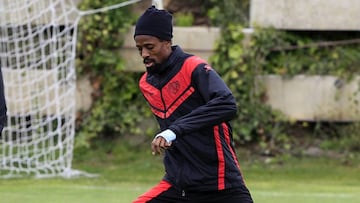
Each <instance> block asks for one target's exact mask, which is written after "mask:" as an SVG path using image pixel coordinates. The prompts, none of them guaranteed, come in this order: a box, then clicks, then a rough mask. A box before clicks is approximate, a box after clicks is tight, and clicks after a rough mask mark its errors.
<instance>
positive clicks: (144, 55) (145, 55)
mask: <svg viewBox="0 0 360 203" xmlns="http://www.w3.org/2000/svg"><path fill="white" fill-rule="evenodd" d="M141 57H143V58H146V57H149V52H148V51H147V50H146V49H143V50H141Z"/></svg>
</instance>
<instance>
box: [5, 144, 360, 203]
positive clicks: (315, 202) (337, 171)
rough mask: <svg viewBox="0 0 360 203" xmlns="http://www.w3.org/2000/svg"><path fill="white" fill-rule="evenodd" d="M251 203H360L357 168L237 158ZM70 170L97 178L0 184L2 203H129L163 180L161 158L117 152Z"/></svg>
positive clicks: (91, 157) (320, 161)
mask: <svg viewBox="0 0 360 203" xmlns="http://www.w3.org/2000/svg"><path fill="white" fill-rule="evenodd" d="M239 159H240V163H242V171H243V173H244V174H245V178H246V183H247V185H248V187H249V189H250V191H251V193H252V195H253V198H254V200H255V202H256V203H320V202H321V203H337V202H347V203H359V202H360V173H359V171H360V163H359V162H358V161H357V160H356V159H353V160H350V161H344V160H339V159H327V158H301V159H299V158H286V159H281V158H277V159H272V160H271V161H266V162H264V161H262V160H260V159H261V158H260V157H243V156H241V155H240V158H239ZM74 168H76V169H81V170H85V171H87V172H90V173H94V174H98V175H99V177H97V178H84V177H82V178H74V179H61V178H54V179H34V178H25V179H0V197H1V202H4V203H24V202H26V203H50V202H51V203H100V202H101V203H113V202H114V203H115V202H116V203H128V202H131V200H133V199H134V198H136V197H137V196H138V195H139V194H141V193H143V192H145V191H146V190H147V189H148V188H150V187H151V186H153V185H155V184H156V183H157V182H158V181H159V180H160V178H161V176H162V164H161V158H159V157H153V156H151V155H150V153H149V152H148V151H147V150H145V151H144V150H138V149H136V150H134V149H131V148H128V147H119V148H117V149H116V150H115V151H112V152H111V153H103V154H102V153H101V152H97V151H95V150H94V151H92V152H90V153H87V155H86V156H82V157H80V158H76V161H75V162H74Z"/></svg>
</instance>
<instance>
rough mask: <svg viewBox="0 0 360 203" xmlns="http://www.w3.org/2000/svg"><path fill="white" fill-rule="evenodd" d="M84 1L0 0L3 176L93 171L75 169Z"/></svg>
mask: <svg viewBox="0 0 360 203" xmlns="http://www.w3.org/2000/svg"><path fill="white" fill-rule="evenodd" d="M139 1H141V0H129V1H123V2H122V3H119V4H116V5H112V6H109V7H104V8H100V9H94V10H88V11H79V10H78V9H77V7H76V5H77V4H78V3H79V2H81V0H0V67H1V70H2V74H3V79H4V88H5V98H6V103H7V107H8V113H7V114H8V115H7V118H8V119H7V124H6V125H5V127H4V130H3V132H2V134H1V135H0V177H2V178H11V177H21V176H29V175H33V176H35V177H54V176H62V177H72V176H78V175H85V176H93V175H92V174H88V173H86V172H81V171H77V170H74V169H72V167H71V164H72V158H73V143H74V137H75V135H74V134H75V114H76V96H77V95H76V74H75V56H76V54H75V46H76V33H77V25H78V22H79V20H80V18H81V17H82V16H85V15H91V14H94V13H99V12H106V11H109V10H112V9H117V8H120V7H123V6H127V5H129V4H133V3H136V2H139Z"/></svg>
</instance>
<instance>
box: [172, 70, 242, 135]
mask: <svg viewBox="0 0 360 203" xmlns="http://www.w3.org/2000/svg"><path fill="white" fill-rule="evenodd" d="M192 82H193V84H194V87H195V89H196V91H198V92H199V94H200V95H201V96H202V97H203V99H204V101H205V104H204V105H201V106H199V107H197V108H195V109H194V110H193V111H192V112H191V113H189V114H187V115H185V116H183V117H180V118H179V119H177V120H176V121H175V122H173V123H172V124H171V125H170V126H169V129H171V130H172V131H174V132H175V134H176V135H177V136H182V135H184V134H187V133H191V132H193V131H197V130H199V129H202V128H206V127H211V126H214V125H218V124H220V123H222V122H225V121H229V120H231V119H233V118H234V117H235V116H236V113H237V106H236V101H235V98H234V96H233V94H232V92H231V91H230V89H229V88H228V86H227V85H226V84H225V82H224V81H223V80H222V78H221V77H220V76H219V75H218V74H217V73H216V71H215V70H213V69H212V68H211V67H210V66H209V65H206V64H200V65H198V67H197V68H196V69H195V70H194V72H193V74H192Z"/></svg>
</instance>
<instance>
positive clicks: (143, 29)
mask: <svg viewBox="0 0 360 203" xmlns="http://www.w3.org/2000/svg"><path fill="white" fill-rule="evenodd" d="M172 32H173V26H172V15H171V14H170V13H169V12H167V11H165V10H159V9H157V8H155V6H151V7H150V8H148V9H147V10H146V11H145V12H144V13H143V14H142V15H141V16H140V18H139V19H138V21H137V23H136V26H135V34H134V38H135V36H137V35H151V36H154V37H157V38H159V39H162V40H167V41H170V40H171V39H172V37H173V35H172Z"/></svg>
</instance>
